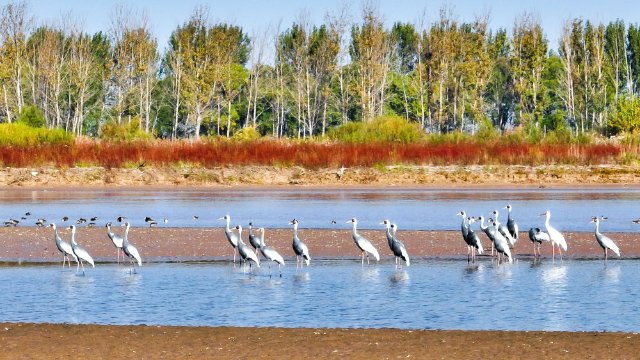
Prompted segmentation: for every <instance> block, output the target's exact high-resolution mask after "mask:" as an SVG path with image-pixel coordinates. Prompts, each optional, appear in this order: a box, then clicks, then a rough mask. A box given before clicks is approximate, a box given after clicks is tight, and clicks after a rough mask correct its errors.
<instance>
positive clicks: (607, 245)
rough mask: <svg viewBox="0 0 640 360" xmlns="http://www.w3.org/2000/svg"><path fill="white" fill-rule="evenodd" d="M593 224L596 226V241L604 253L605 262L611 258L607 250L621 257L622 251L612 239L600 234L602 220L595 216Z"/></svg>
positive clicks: (592, 219) (592, 220)
mask: <svg viewBox="0 0 640 360" xmlns="http://www.w3.org/2000/svg"><path fill="white" fill-rule="evenodd" d="M591 222H592V223H595V224H596V241H597V242H598V244H599V245H600V246H601V247H602V250H603V251H604V260H605V261H607V259H608V258H609V256H608V254H607V250H611V251H613V252H614V253H616V255H618V257H619V256H620V249H619V248H618V245H616V244H615V243H614V242H613V240H611V238H609V237H608V236H605V235H603V234H601V233H600V219H598V217H597V216H594V217H592V218H591Z"/></svg>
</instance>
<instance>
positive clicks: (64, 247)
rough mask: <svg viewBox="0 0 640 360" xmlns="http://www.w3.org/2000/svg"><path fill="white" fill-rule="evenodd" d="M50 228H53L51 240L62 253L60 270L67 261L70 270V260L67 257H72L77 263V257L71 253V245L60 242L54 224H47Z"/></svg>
mask: <svg viewBox="0 0 640 360" xmlns="http://www.w3.org/2000/svg"><path fill="white" fill-rule="evenodd" d="M49 226H50V227H52V228H53V240H55V242H56V247H57V248H58V250H60V252H61V253H62V268H63V269H64V262H65V261H67V262H68V263H69V269H71V260H70V259H69V256H71V257H73V260H75V261H76V263H77V262H78V257H77V256H76V254H74V253H73V249H72V248H71V244H69V243H68V242H66V241H64V240H62V238H61V237H60V235H58V228H57V227H56V224H55V223H51V224H49Z"/></svg>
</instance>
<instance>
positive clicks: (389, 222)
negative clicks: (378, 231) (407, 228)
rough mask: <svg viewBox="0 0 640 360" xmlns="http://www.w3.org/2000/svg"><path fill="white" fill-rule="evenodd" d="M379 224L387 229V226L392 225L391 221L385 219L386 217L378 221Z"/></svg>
mask: <svg viewBox="0 0 640 360" xmlns="http://www.w3.org/2000/svg"><path fill="white" fill-rule="evenodd" d="M380 225H384V226H385V227H386V228H387V229H388V228H389V227H391V226H392V224H391V221H389V220H386V219H385V220H382V222H381V223H380Z"/></svg>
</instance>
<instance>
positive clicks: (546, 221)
mask: <svg viewBox="0 0 640 360" xmlns="http://www.w3.org/2000/svg"><path fill="white" fill-rule="evenodd" d="M550 218H551V215H550V214H548V213H547V218H546V219H545V221H544V226H545V227H547V229H548V228H549V219H550Z"/></svg>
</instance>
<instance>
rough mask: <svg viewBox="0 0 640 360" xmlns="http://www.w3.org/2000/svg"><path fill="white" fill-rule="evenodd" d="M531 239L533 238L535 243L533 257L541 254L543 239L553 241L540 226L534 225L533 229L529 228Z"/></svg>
mask: <svg viewBox="0 0 640 360" xmlns="http://www.w3.org/2000/svg"><path fill="white" fill-rule="evenodd" d="M529 240H531V242H532V243H533V257H539V256H540V246H541V245H542V242H543V241H551V239H549V234H547V233H546V232H544V231H542V230H540V228H538V227H532V228H531V229H529ZM536 249H537V254H536Z"/></svg>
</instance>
